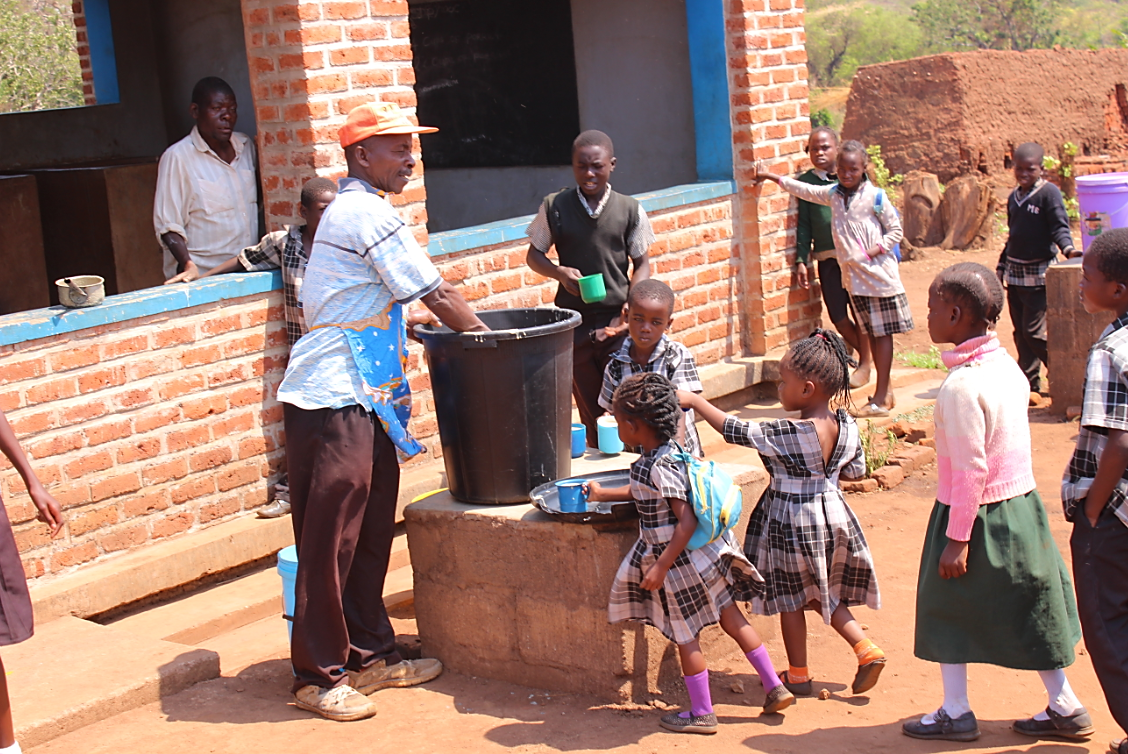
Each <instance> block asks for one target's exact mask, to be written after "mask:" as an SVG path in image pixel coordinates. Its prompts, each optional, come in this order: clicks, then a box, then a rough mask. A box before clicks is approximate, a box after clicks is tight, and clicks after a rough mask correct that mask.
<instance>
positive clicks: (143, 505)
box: [121, 490, 171, 521]
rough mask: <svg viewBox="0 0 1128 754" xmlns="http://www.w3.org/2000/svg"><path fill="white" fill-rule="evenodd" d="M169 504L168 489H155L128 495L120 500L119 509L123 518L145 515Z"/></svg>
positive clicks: (160, 509) (161, 509) (162, 508)
mask: <svg viewBox="0 0 1128 754" xmlns="http://www.w3.org/2000/svg"><path fill="white" fill-rule="evenodd" d="M169 505H171V502H170V500H169V495H168V490H155V491H148V492H142V493H141V494H140V495H137V496H136V497H129V498H126V499H124V500H122V502H121V510H122V513H123V514H124V517H125V519H126V520H127V521H128V520H129V519H131V518H137V517H138V516H145V515H148V514H150V513H155V512H156V511H163V510H164V509H166V508H168V507H169Z"/></svg>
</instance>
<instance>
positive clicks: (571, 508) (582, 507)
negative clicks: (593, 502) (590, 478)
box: [556, 479, 587, 513]
mask: <svg viewBox="0 0 1128 754" xmlns="http://www.w3.org/2000/svg"><path fill="white" fill-rule="evenodd" d="M586 483H587V480H585V479H562V480H560V481H559V482H557V483H556V492H557V494H558V495H559V496H560V510H562V511H564V512H565V513H583V512H584V511H586V510H587V496H586V495H584V485H585V484H586Z"/></svg>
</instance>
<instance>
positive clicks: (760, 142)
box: [0, 0, 820, 584]
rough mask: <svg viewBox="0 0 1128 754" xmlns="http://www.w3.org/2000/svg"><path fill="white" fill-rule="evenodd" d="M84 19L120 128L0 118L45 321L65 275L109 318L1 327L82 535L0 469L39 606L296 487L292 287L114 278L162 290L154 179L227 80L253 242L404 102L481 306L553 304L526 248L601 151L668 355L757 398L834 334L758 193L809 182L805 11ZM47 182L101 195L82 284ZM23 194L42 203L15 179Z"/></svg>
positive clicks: (504, 0) (418, 222)
mask: <svg viewBox="0 0 1128 754" xmlns="http://www.w3.org/2000/svg"><path fill="white" fill-rule="evenodd" d="M85 2H86V12H87V13H88V14H89V13H90V7H91V6H92V5H93V4H95V2H98V3H100V4H101V5H102V6H104V8H105V9H106V11H107V13H108V16H107V17H108V18H109V19H110V21H111V22H112V23H111V26H112V50H113V51H114V52H113V60H112V61H111V62H115V63H116V69H115V70H113V71H111V73H113V75H114V81H113V83H114V84H115V85H116V86H117V87H118V89H119V102H118V103H117V104H115V105H110V106H101V105H99V106H96V107H88V108H78V109H75V110H67V111H55V112H35V113H21V114H14V115H4V116H0V142H2V143H4V144H5V145H6V148H5V154H4V155H0V193H4V192H7V193H6V194H4V196H11V197H15V198H13V199H12V201H13V202H15V201H16V200H17V199H19V198H20V197H21V196H22V199H23V200H26V201H22V200H21V201H22V203H20V204H18V205H16V204H11V205H9V206H20V207H28V208H32V209H27V210H25V211H24V213H23V214H22V215H19V216H18V217H15V218H14V219H13V220H12V221H11V222H13V223H16V222H17V221H20V222H22V227H23V228H24V229H25V230H26V231H27V232H28V238H33V237H35V236H36V232H38V233H39V237H40V238H41V239H42V240H41V241H40V250H39V253H40V254H41V255H42V256H41V259H42V262H41V264H42V268H41V269H46V270H47V273H46V276H45V278H44V279H43V280H42V281H39V280H35V279H32V280H28V281H27V283H26V285H27V286H31V287H35V286H37V285H40V284H41V285H42V287H43V288H44V294H43V295H44V298H45V299H46V296H47V295H49V290H50V288H51V287H52V286H48V285H47V282H48V280H53V279H54V277H55V276H58V275H61V274H80V273H89V272H97V273H98V274H103V275H104V276H105V277H107V278H111V279H112V282H113V285H114V286H115V287H114V288H112V289H111V290H110V293H111V294H116V295H111V296H110V297H109V298H108V299H107V302H106V304H105V305H103V306H100V307H97V308H95V309H90V310H78V311H67V312H63V311H62V310H59V309H38V310H34V311H24V312H14V313H11V314H8V315H6V316H3V317H0V407H2V408H3V410H4V411H5V412H6V413H7V414H8V416H9V418H10V419H11V420H12V423H13V425H14V426H15V429H16V432H17V434H18V435H19V436H20V438H21V440H22V441H23V442H24V444H25V446H26V447H27V448H28V449H29V451H30V453H31V455H32V456H33V462H34V465H35V466H36V468H37V469H38V470H39V473H40V475H41V477H42V478H43V481H44V482H45V483H46V484H47V486H48V487H49V489H51V490H52V492H53V493H54V494H55V495H56V496H57V497H58V499H59V500H60V501H61V502H62V503H63V504H64V505H65V506H66V509H67V510H66V512H67V515H68V517H69V521H68V524H67V527H66V529H65V531H64V533H63V534H62V535H61V537H60V538H59V539H58V540H55V541H48V540H47V539H46V538H45V537H44V535H43V530H42V528H41V527H39V526H38V525H37V524H35V523H34V522H33V520H32V514H33V508H32V506H31V504H30V501H29V499H28V497H27V494H26V491H25V490H24V489H23V485H22V483H21V482H20V480H19V478H18V476H17V475H16V474H15V473H14V472H13V471H12V470H11V469H10V468H9V467H8V466H7V465H6V464H5V465H4V468H3V470H0V491H2V493H3V495H4V498H5V502H6V504H7V506H8V511H9V515H10V516H11V519H12V522H13V524H14V525H15V528H16V532H17V538H18V540H19V544H20V549H21V552H22V553H23V557H24V562H25V565H26V568H27V571H28V574H29V576H30V577H32V578H42V579H43V581H42V583H44V584H48V583H49V582H52V581H53V580H55V579H56V578H57V577H58V576H60V575H66V574H67V573H69V572H72V571H74V570H75V569H76V568H77V567H79V566H81V565H83V564H89V563H91V562H93V561H98V560H100V559H106V558H110V557H114V556H117V555H118V554H120V553H123V552H127V551H137V550H139V549H143V548H144V547H145V546H146V545H149V544H151V543H154V542H158V541H164V540H168V539H170V538H173V537H178V536H182V535H185V534H188V533H191V532H196V531H198V530H200V529H202V528H206V527H213V526H216V525H220V524H224V523H225V522H231V521H233V520H234V519H239V518H242V517H244V516H245V514H246V512H247V511H249V510H250V509H252V508H254V507H255V506H257V505H260V504H261V503H263V502H264V501H265V499H266V488H267V486H268V483H269V482H271V481H273V480H274V479H276V478H277V474H278V473H279V472H280V470H281V468H282V465H283V463H284V436H283V432H282V424H281V410H280V405H279V404H278V403H277V401H276V400H275V397H274V396H275V391H276V389H277V386H278V383H279V382H280V380H281V377H282V374H283V371H284V369H285V359H286V345H285V334H284V325H283V322H282V306H281V292H280V290H279V288H280V282H279V276H278V275H277V274H276V273H254V274H245V275H229V276H226V277H225V278H223V279H209V280H207V281H201V282H197V283H194V284H192V285H188V286H177V287H171V288H144V287H141V286H142V285H152V281H151V280H150V282H147V283H144V284H141V283H138V282H136V280H137V279H138V278H129V277H128V276H127V275H124V274H123V270H129V271H136V270H151V269H152V268H156V267H157V266H159V261H158V260H159V257H158V255H157V251H156V241H155V239H154V238H153V237H152V235H151V231H150V232H149V234H148V235H146V233H145V224H146V222H149V221H148V214H147V213H148V212H150V211H151V206H150V205H147V203H148V202H151V190H152V185H151V183H146V181H151V180H152V179H151V178H145V177H144V176H145V175H148V173H145V171H146V170H148V171H150V173H152V172H153V171H152V166H153V163H154V161H155V159H156V158H157V157H158V156H159V154H160V153H161V152H162V151H163V150H164V148H165V147H166V146H167V145H168V144H169V143H171V142H173V141H175V140H177V139H179V138H181V137H182V136H183V135H184V134H185V133H187V131H188V129H189V127H190V125H191V122H190V120H188V119H187V112H186V111H187V105H188V92H189V91H190V88H191V85H192V83H193V82H194V81H195V80H196V79H198V78H199V77H201V76H204V75H220V76H223V77H225V78H227V79H228V80H229V81H230V83H231V84H232V85H233V86H234V88H235V90H236V94H237V96H238V98H239V103H240V123H239V130H241V131H244V132H247V133H250V134H252V135H253V136H254V138H255V139H256V142H257V145H258V149H259V161H260V170H261V189H262V202H261V207H262V208H263V215H264V216H263V230H264V231H266V230H274V229H277V228H280V227H282V226H283V225H284V224H286V223H291V222H295V221H296V220H297V213H296V203H297V198H298V190H299V188H300V186H301V184H302V183H303V182H304V181H305V180H307V179H308V178H310V177H313V176H315V175H321V176H329V177H336V176H339V175H342V174H343V172H344V160H343V155H342V152H341V150H340V148H339V146H338V145H337V129H338V128H339V126H340V124H341V123H343V121H344V119H345V114H346V113H347V112H348V110H349V109H350V108H351V107H353V106H355V105H357V104H359V103H362V102H366V101H371V100H376V99H380V100H384V101H393V102H397V103H399V104H400V105H401V106H403V107H405V108H408V109H409V110H410V111H411V112H412V113H415V114H417V116H418V119H419V120H422V121H425V122H427V123H430V124H434V125H437V126H439V127H440V129H442V130H441V131H440V133H439V134H437V135H435V137H434V138H432V137H427V136H424V137H423V141H422V142H421V143H420V142H417V146H418V149H419V158H420V163H419V166H418V168H417V170H416V174H415V177H414V178H413V180H412V181H411V183H410V184H409V186H408V188H407V190H406V191H405V192H404V193H403V195H402V196H400V197H396V198H395V203H396V204H397V205H398V208H399V210H400V212H402V214H403V215H404V217H405V218H407V219H408V221H409V222H410V224H411V226H412V228H413V229H414V232H415V234H416V236H417V238H418V239H419V241H420V242H421V243H424V244H426V245H427V248H428V250H429V252H430V254H431V256H432V257H433V258H434V260H435V261H436V263H437V264H438V266H439V267H440V269H441V270H442V272H443V274H444V275H445V276H446V277H447V279H449V280H451V281H452V282H454V283H455V284H457V285H458V286H459V287H460V288H461V290H462V292H463V294H464V295H465V296H466V297H467V298H468V299H470V301H471V302H472V304H473V305H474V306H475V307H478V308H486V309H489V308H502V307H516V306H540V305H544V304H547V303H550V302H551V300H552V295H553V286H552V285H549V284H548V283H547V282H546V281H545V280H544V279H543V278H540V277H539V276H538V275H536V274H535V273H533V272H531V271H530V270H529V269H528V268H527V267H526V265H525V263H524V258H525V249H526V246H527V244H526V242H525V240H524V228H525V226H526V225H527V224H528V222H529V220H530V219H531V217H530V216H531V214H532V213H533V212H535V211H536V208H537V204H538V202H539V200H540V198H541V197H542V196H543V195H544V194H546V193H548V192H550V191H553V190H556V189H558V188H560V187H562V186H566V185H569V184H570V183H571V178H570V174H571V173H570V168H569V167H568V162H569V148H570V140H571V138H572V137H573V136H574V135H575V133H577V132H578V131H579V130H581V129H585V128H600V129H602V130H605V131H607V132H608V133H610V134H611V136H612V137H613V138H614V139H615V141H616V153H617V157H618V160H619V166H618V168H617V170H616V172H615V175H614V176H613V177H612V183H613V185H614V186H615V188H616V189H617V190H619V191H622V192H625V193H630V194H633V195H636V196H638V197H639V199H640V200H641V202H642V204H643V206H644V207H645V208H646V210H647V212H648V214H649V215H650V217H651V218H652V221H653V224H654V228H655V231H656V232H657V236H658V241H657V243H656V244H655V245H654V247H653V248H652V250H651V263H652V265H653V270H654V273H655V275H656V276H657V277H658V278H660V279H662V280H664V281H666V282H668V283H669V284H670V285H671V286H672V287H673V288H674V289H675V290H676V291H677V294H678V302H677V310H676V314H675V321H674V325H673V330H674V333H673V335H674V337H676V338H677V339H679V340H681V341H682V342H684V343H685V344H686V345H688V346H689V347H690V348H691V349H692V351H693V352H694V354H695V356H696V358H697V360H698V362H699V364H701V365H702V366H703V368H704V369H706V370H709V369H714V370H724V369H730V371H731V369H736V371H737V372H739V374H740V375H741V376H740V377H739V379H738V380H737V381H736V383H735V384H733V386H732V387H733V389H739V388H743V387H745V386H747V384H750V382H751V381H753V379H754V378H753V377H752V376H748V377H747V378H745V377H744V375H745V374H747V375H753V374H754V373H755V374H762V373H760V372H756V371H755V370H754V369H752V368H750V367H749V366H748V365H749V364H751V363H752V361H754V360H755V359H756V357H760V356H763V355H765V354H771V353H773V352H778V350H779V349H781V348H782V347H784V346H786V344H787V343H788V342H789V341H790V340H791V339H794V338H796V337H798V336H800V335H803V334H805V333H806V332H808V331H809V330H810V328H811V327H812V325H813V323H814V322H815V321H816V320H817V318H818V316H819V311H820V302H819V300H818V298H817V292H806V291H799V290H795V289H793V288H792V286H791V268H792V263H793V256H792V254H793V252H794V214H793V207H794V204H793V202H791V201H789V198H788V197H787V196H786V195H785V194H783V193H781V192H780V191H778V190H777V189H775V187H774V186H770V187H767V188H763V189H761V188H760V187H757V186H754V185H753V184H752V183H751V182H750V180H749V173H750V169H751V165H752V162H753V161H754V160H756V159H766V160H768V161H770V162H771V163H773V165H774V166H775V168H776V169H777V170H780V171H790V170H794V169H797V168H798V167H799V166H800V164H801V163H802V161H803V159H804V157H803V153H802V146H803V143H804V141H805V138H806V135H807V133H808V132H809V128H810V126H809V120H808V106H807V91H808V90H807V82H806V66H805V63H806V53H805V50H804V42H805V36H804V30H803V0H570V2H569V0H546V1H545V2H540V3H523V2H516V0H410V2H409V1H408V0H347V1H341V2H329V1H326V2H297V3H295V2H279V1H278V0H242V1H241V2H239V0H199V1H197V0H169V1H168V2H156V0H153V2H148V0H85ZM76 5H77V4H76ZM91 34H93V30H91ZM530 40H531V41H530ZM99 41H101V42H103V43H104V42H106V39H105V37H104V36H103V37H101V38H100V40H94V39H92V40H91V43H92V45H93V44H95V43H97V42H99ZM103 49H104V45H103ZM97 76H98V71H97V70H96V71H95V78H97ZM64 134H68V135H71V137H72V138H70V139H68V140H66V141H63V140H61V139H60V136H61V135H64ZM7 145H11V148H9V147H8V146H7ZM48 171H50V173H51V176H52V180H56V181H58V180H74V181H78V180H79V179H82V180H88V179H89V178H90V176H91V175H94V176H95V178H96V183H97V185H100V186H103V187H109V188H103V189H102V194H101V196H102V198H101V199H99V200H98V202H95V206H93V208H88V209H87V210H84V211H86V212H88V214H89V216H90V217H92V218H95V219H98V222H102V219H104V220H105V222H104V224H105V225H106V229H105V231H104V233H102V235H101V236H98V235H97V234H96V233H94V232H91V233H90V240H89V249H88V253H87V255H86V256H85V257H84V258H83V259H85V260H86V261H85V264H87V265H88V266H89V267H90V269H81V270H80V269H72V267H74V266H75V262H73V261H71V262H65V263H64V262H62V261H60V260H62V259H64V256H63V255H62V251H60V249H59V243H58V242H56V241H54V240H52V239H53V238H54V236H53V235H52V234H53V228H52V226H53V225H58V224H59V223H60V222H61V223H64V224H65V223H66V222H67V218H68V217H69V216H68V215H67V214H66V213H65V212H64V213H63V214H62V215H60V214H59V208H58V207H57V206H56V207H54V208H53V207H52V206H51V205H52V202H56V199H54V198H53V197H54V196H55V194H50V193H47V192H45V189H44V185H46V183H47V179H46V178H45V177H44V176H45V174H46V173H47V172H48ZM122 171H127V172H126V173H123V172H122ZM128 171H134V172H128ZM16 174H22V175H30V176H32V177H34V178H37V180H36V181H29V180H27V179H26V178H6V177H5V175H8V176H14V175H16ZM123 175H126V176H127V177H128V178H129V180H124V179H122V178H121V176H123ZM60 176H61V177H60ZM139 176H140V177H139ZM115 181H117V182H115ZM74 185H78V184H74ZM83 185H85V184H83ZM37 186H38V188H37ZM87 193H89V192H85V191H83V192H73V191H72V192H70V195H71V196H75V195H76V194H79V195H81V196H82V197H85V196H86V195H87ZM95 193H96V192H95ZM33 199H35V200H38V209H34V207H35V205H36V203H37V202H35V201H32V200H33ZM84 200H85V199H84ZM91 201H93V200H91ZM99 202H100V203H99ZM33 209H34V211H33ZM37 213H38V214H37ZM52 213H54V214H52ZM48 217H56V218H58V217H62V218H63V219H62V220H55V221H51V222H47V221H46V219H45V218H48ZM99 218H101V219H99ZM91 223H92V225H91V227H94V226H98V227H101V226H100V225H98V223H95V222H94V221H93V220H92V221H91ZM99 232H101V231H99ZM102 236H104V241H98V240H97V239H98V238H101V237H102ZM99 244H101V246H99ZM33 246H34V244H32V243H31V242H29V247H28V248H32V247H33ZM103 247H104V248H103ZM99 249H101V251H99ZM95 252H97V253H95ZM8 253H10V252H8ZM28 253H29V254H30V253H31V252H28ZM99 260H103V261H99ZM68 265H69V266H68ZM99 265H102V266H101V267H99ZM40 274H42V273H40ZM45 304H46V300H45V301H44V304H43V305H45ZM411 361H412V363H411V374H410V379H411V384H412V388H413V390H414V391H415V418H414V421H413V431H414V432H415V433H416V434H417V436H419V437H420V438H421V440H422V441H423V443H424V444H425V445H426V446H427V447H428V450H429V451H430V453H429V454H428V456H427V457H426V458H425V460H424V461H423V463H426V462H427V461H428V460H433V459H435V458H437V457H438V456H439V455H440V454H441V448H440V447H439V443H438V434H437V425H436V421H435V417H434V406H433V402H432V400H431V397H430V386H429V382H428V377H427V374H426V372H425V370H424V369H423V367H422V352H421V350H420V349H419V348H418V347H415V346H413V350H412V354H411ZM407 471H408V472H410V468H409V469H407ZM44 577H46V578H44Z"/></svg>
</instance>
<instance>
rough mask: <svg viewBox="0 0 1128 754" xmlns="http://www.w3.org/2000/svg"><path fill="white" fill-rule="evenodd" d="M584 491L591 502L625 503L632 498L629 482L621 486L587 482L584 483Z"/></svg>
mask: <svg viewBox="0 0 1128 754" xmlns="http://www.w3.org/2000/svg"><path fill="white" fill-rule="evenodd" d="M584 493H585V494H586V495H587V498H588V500H590V501H592V502H593V503H626V502H630V501H631V500H632V499H633V498H632V497H631V486H630V485H629V484H625V485H623V486H622V487H604V486H603V485H601V484H600V483H599V482H588V483H587V484H585V485H584Z"/></svg>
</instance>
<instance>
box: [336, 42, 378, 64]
mask: <svg viewBox="0 0 1128 754" xmlns="http://www.w3.org/2000/svg"><path fill="white" fill-rule="evenodd" d="M368 60H369V51H368V48H367V47H363V46H358V47H342V48H338V49H336V50H330V51H329V65H356V64H357V63H367V62H368Z"/></svg>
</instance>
